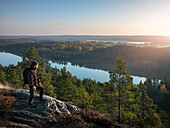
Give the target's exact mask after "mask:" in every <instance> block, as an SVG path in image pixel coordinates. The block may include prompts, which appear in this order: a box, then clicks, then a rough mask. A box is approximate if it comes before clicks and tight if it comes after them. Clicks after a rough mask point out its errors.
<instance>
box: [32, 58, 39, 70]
mask: <svg viewBox="0 0 170 128" xmlns="http://www.w3.org/2000/svg"><path fill="white" fill-rule="evenodd" d="M31 69H38V62H37V61H35V60H33V61H32V64H31Z"/></svg>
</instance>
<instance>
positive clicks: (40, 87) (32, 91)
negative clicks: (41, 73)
mask: <svg viewBox="0 0 170 128" xmlns="http://www.w3.org/2000/svg"><path fill="white" fill-rule="evenodd" d="M29 87H30V98H29V104H32V102H33V98H34V92H35V90H34V89H33V87H31V86H29ZM36 89H37V90H39V91H40V100H41V99H43V93H44V87H43V86H38V87H36Z"/></svg>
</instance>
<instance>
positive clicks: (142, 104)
mask: <svg viewBox="0 0 170 128" xmlns="http://www.w3.org/2000/svg"><path fill="white" fill-rule="evenodd" d="M138 104H139V115H140V118H139V119H140V123H141V126H142V127H146V126H147V127H148V126H153V127H155V126H157V127H160V126H161V120H160V118H159V116H158V115H157V114H156V108H157V106H156V105H154V104H153V100H152V99H151V98H149V97H148V95H147V93H146V91H145V90H142V92H141V96H140V98H139V101H138Z"/></svg>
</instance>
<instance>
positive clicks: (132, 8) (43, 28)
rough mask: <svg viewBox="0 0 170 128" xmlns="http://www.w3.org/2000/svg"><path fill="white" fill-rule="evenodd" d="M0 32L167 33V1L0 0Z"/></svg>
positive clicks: (169, 23) (169, 30)
mask: <svg viewBox="0 0 170 128" xmlns="http://www.w3.org/2000/svg"><path fill="white" fill-rule="evenodd" d="M0 35H167V36H170V0H0Z"/></svg>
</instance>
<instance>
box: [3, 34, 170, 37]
mask: <svg viewBox="0 0 170 128" xmlns="http://www.w3.org/2000/svg"><path fill="white" fill-rule="evenodd" d="M0 36H165V37H170V35H154V34H153V35H151V34H146V35H145V34H136V35H135V34H134V35H133V34H132V35H126V34H122V35H117V34H115V35H113V34H109V35H105V34H41V35H38V34H33V35H32V34H16V35H15V34H2V35H1V34H0Z"/></svg>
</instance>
